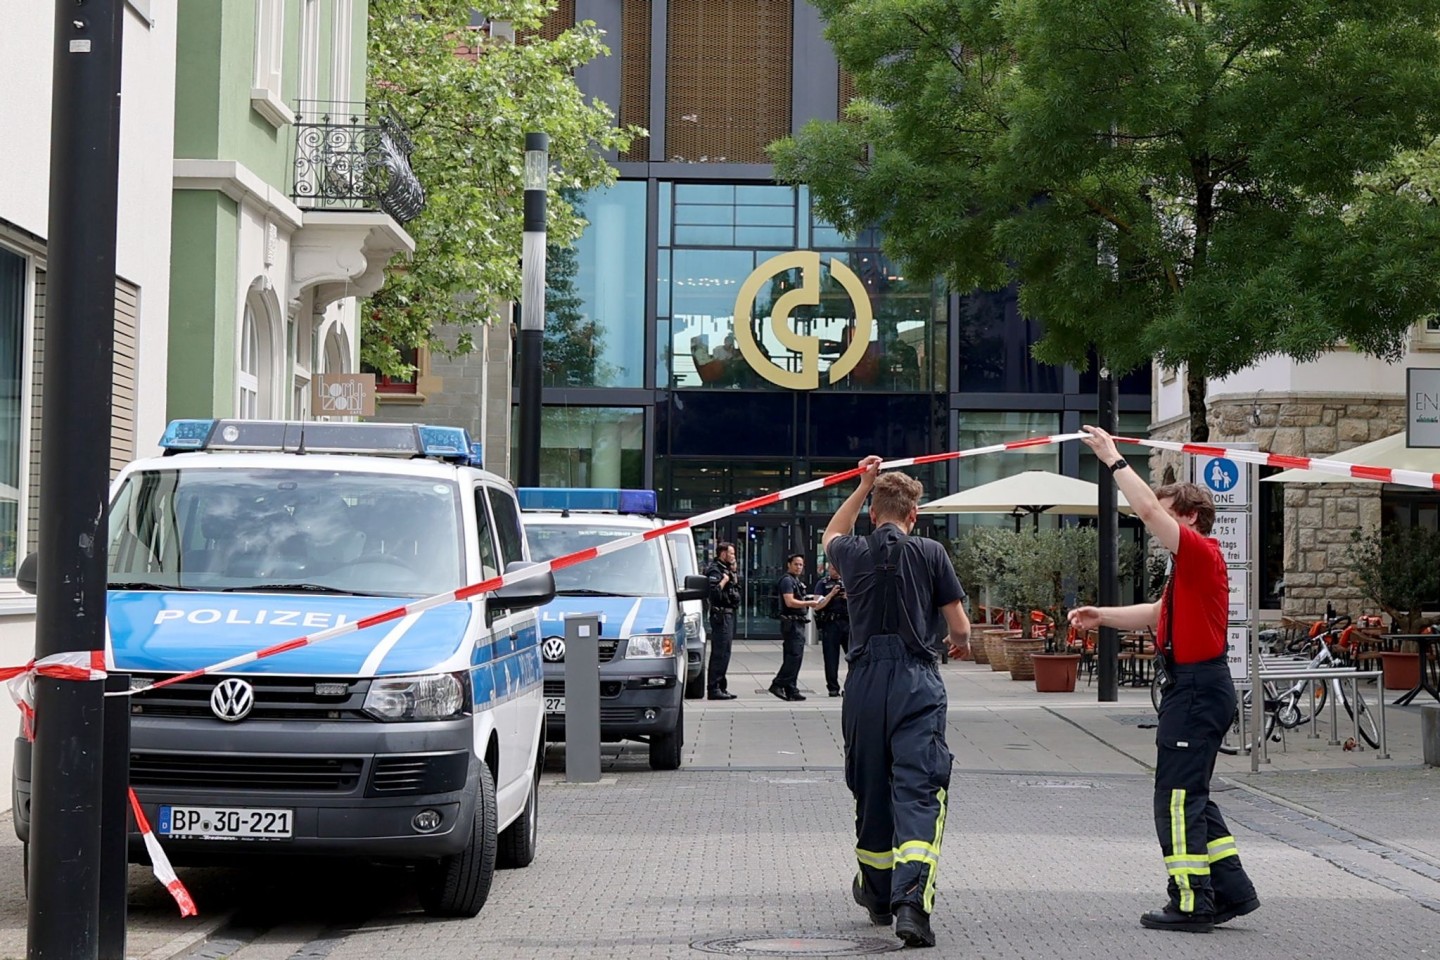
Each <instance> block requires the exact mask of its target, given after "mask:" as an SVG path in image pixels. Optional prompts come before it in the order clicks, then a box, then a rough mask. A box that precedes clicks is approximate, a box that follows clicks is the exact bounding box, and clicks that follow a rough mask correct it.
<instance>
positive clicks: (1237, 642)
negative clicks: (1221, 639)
mask: <svg viewBox="0 0 1440 960" xmlns="http://www.w3.org/2000/svg"><path fill="white" fill-rule="evenodd" d="M1249 639H1250V628H1249V627H1244V626H1236V625H1235V624H1233V623H1232V624H1231V625H1230V626H1229V627H1227V628H1226V630H1225V659H1226V660H1227V661H1229V664H1230V676H1232V677H1243V676H1245V675H1246V672H1247V671H1246V667H1245V654H1246V652H1247V651H1248V650H1249V647H1248V646H1247V645H1246V644H1247V642H1248V641H1249Z"/></svg>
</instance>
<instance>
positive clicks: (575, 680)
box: [565, 613, 600, 783]
mask: <svg viewBox="0 0 1440 960" xmlns="http://www.w3.org/2000/svg"><path fill="white" fill-rule="evenodd" d="M599 641H600V615H599V614H598V613H576V614H569V615H567V616H566V617H565V779H566V781H568V782H570V783H595V782H597V781H598V780H599V779H600V644H599Z"/></svg>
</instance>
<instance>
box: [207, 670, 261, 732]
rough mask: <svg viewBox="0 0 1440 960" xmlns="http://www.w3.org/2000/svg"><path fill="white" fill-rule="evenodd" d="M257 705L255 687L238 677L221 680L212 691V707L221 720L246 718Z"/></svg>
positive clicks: (232, 721) (229, 720) (230, 720)
mask: <svg viewBox="0 0 1440 960" xmlns="http://www.w3.org/2000/svg"><path fill="white" fill-rule="evenodd" d="M254 706H255V688H254V687H252V686H250V684H248V683H246V682H245V681H244V680H241V679H239V678H238V677H231V678H230V679H228V680H221V681H220V682H219V683H217V684H216V685H215V689H214V690H213V691H211V693H210V709H211V710H212V711H213V712H214V713H215V716H217V717H219V718H220V719H221V720H226V721H228V722H230V723H234V722H235V721H236V720H244V719H245V718H246V717H247V716H249V715H250V710H251V708H252V707H254Z"/></svg>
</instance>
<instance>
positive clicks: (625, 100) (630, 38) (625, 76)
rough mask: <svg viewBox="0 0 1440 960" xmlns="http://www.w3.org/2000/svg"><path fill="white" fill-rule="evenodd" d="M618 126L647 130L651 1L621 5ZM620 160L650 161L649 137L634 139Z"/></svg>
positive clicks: (626, 1) (629, 1) (634, 0)
mask: <svg viewBox="0 0 1440 960" xmlns="http://www.w3.org/2000/svg"><path fill="white" fill-rule="evenodd" d="M620 125H621V126H622V127H628V126H635V127H643V128H645V129H646V130H648V129H650V0H621V4H620ZM620 159H621V160H630V161H644V160H648V159H650V138H649V137H636V138H635V139H634V140H633V141H632V142H631V144H630V149H629V150H626V151H625V152H624V153H622V154H620Z"/></svg>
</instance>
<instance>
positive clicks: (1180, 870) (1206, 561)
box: [1070, 426, 1260, 933]
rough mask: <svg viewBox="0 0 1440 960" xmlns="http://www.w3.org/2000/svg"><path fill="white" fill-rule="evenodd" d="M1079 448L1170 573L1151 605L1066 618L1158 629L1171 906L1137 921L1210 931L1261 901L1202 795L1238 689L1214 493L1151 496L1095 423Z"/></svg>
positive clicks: (1168, 489) (1162, 817) (1159, 734)
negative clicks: (1159, 550)
mask: <svg viewBox="0 0 1440 960" xmlns="http://www.w3.org/2000/svg"><path fill="white" fill-rule="evenodd" d="M1084 429H1085V431H1086V433H1087V434H1088V436H1085V437H1083V438H1082V442H1083V443H1084V444H1085V445H1086V446H1087V447H1089V448H1090V449H1091V450H1093V451H1095V455H1096V456H1097V457H1098V458H1099V459H1100V462H1101V463H1103V464H1105V466H1107V467H1109V468H1110V471H1111V473H1112V474H1114V476H1115V485H1116V486H1117V487H1118V488H1119V489H1120V492H1121V493H1123V494H1125V499H1126V500H1128V501H1129V502H1130V506H1131V508H1133V509H1134V511H1135V514H1136V516H1138V517H1139V518H1140V519H1141V521H1143V522H1144V524H1145V529H1147V530H1149V531H1150V535H1151V536H1153V537H1155V539H1157V540H1159V541H1160V543H1162V544H1163V545H1164V546H1165V549H1167V550H1169V551H1170V554H1171V568H1170V577H1169V579H1168V580H1167V581H1166V583H1165V591H1164V594H1163V595H1162V596H1161V598H1160V600H1159V602H1157V603H1140V604H1135V605H1133V606H1129V607H1079V608H1077V609H1075V610H1072V611H1071V612H1070V622H1071V623H1072V624H1073V625H1075V626H1077V627H1080V628H1082V629H1086V630H1090V629H1094V628H1096V627H1100V626H1107V627H1116V628H1118V629H1121V630H1139V629H1141V628H1143V627H1151V628H1153V629H1154V630H1155V635H1156V638H1157V642H1156V647H1157V649H1156V668H1157V669H1163V670H1165V671H1166V673H1167V675H1168V681H1167V682H1166V683H1165V684H1163V689H1164V691H1165V692H1164V695H1163V697H1162V698H1161V700H1160V719H1159V724H1158V728H1157V730H1156V735H1155V744H1156V748H1157V749H1156V759H1155V830H1156V833H1157V834H1158V836H1159V838H1160V850H1161V852H1162V853H1163V854H1164V856H1165V870H1166V873H1168V874H1169V881H1168V884H1167V886H1168V888H1169V892H1170V899H1169V901H1168V902H1167V903H1166V904H1165V906H1164V907H1162V908H1161V909H1159V910H1152V911H1151V912H1149V913H1147V914H1145V915H1144V916H1142V917H1141V918H1140V923H1141V924H1143V925H1144V926H1146V927H1151V928H1153V929H1158V930H1185V931H1190V932H1194V933H1209V932H1210V930H1212V929H1213V928H1214V926H1215V924H1217V923H1224V922H1226V921H1227V920H1233V919H1234V918H1236V917H1238V916H1242V915H1244V914H1247V913H1250V912H1252V911H1253V910H1255V909H1256V908H1257V907H1259V906H1260V900H1259V898H1258V897H1257V896H1256V895H1255V887H1254V885H1253V884H1251V882H1250V878H1249V877H1248V876H1247V875H1246V874H1245V868H1244V867H1243V866H1241V864H1240V855H1239V853H1238V851H1237V850H1236V847H1235V838H1234V837H1233V836H1231V835H1230V828H1229V827H1227V826H1226V825H1225V818H1224V817H1222V816H1221V815H1220V808H1219V807H1217V806H1215V801H1214V800H1211V799H1210V777H1211V775H1212V774H1213V773H1214V772H1215V756H1216V754H1217V753H1219V751H1220V740H1221V737H1222V736H1223V734H1224V732H1225V728H1226V727H1228V726H1229V725H1230V721H1231V718H1232V717H1233V716H1234V714H1235V685H1234V683H1233V682H1232V681H1231V679H1230V669H1229V666H1228V665H1227V664H1226V659H1225V623H1226V620H1227V618H1228V614H1229V593H1230V588H1229V575H1228V573H1227V571H1226V569H1225V558H1224V557H1223V556H1222V555H1221V553H1220V546H1219V544H1218V543H1216V541H1214V540H1212V539H1210V538H1209V536H1208V535H1209V533H1210V527H1211V525H1212V524H1213V523H1214V522H1215V505H1214V503H1213V502H1212V501H1211V499H1210V494H1209V493H1207V492H1206V491H1205V489H1204V488H1203V487H1200V486H1198V485H1196V484H1193V483H1172V484H1168V485H1166V486H1163V487H1161V488H1160V489H1159V490H1155V491H1151V489H1150V487H1149V485H1148V484H1146V483H1145V481H1144V480H1142V479H1141V478H1140V476H1139V475H1138V474H1136V473H1135V471H1134V470H1131V469H1129V464H1127V463H1126V462H1125V460H1124V459H1123V458H1122V457H1121V456H1120V453H1119V451H1118V450H1116V449H1115V441H1114V439H1113V438H1111V436H1110V435H1109V434H1108V433H1106V432H1105V431H1104V430H1101V429H1099V428H1098V427H1089V426H1087V427H1085V428H1084Z"/></svg>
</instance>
